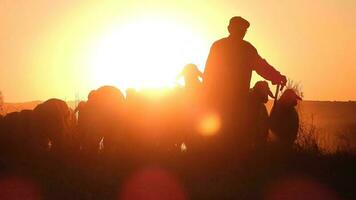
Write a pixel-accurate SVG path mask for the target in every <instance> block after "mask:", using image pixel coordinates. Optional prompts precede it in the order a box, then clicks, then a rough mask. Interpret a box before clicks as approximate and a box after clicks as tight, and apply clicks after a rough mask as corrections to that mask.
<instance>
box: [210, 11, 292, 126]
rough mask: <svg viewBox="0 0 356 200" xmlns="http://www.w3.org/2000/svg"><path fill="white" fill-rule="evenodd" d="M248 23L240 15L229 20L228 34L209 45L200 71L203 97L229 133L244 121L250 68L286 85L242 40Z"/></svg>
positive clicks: (273, 81) (254, 50) (276, 82)
mask: <svg viewBox="0 0 356 200" xmlns="http://www.w3.org/2000/svg"><path fill="white" fill-rule="evenodd" d="M249 26H250V24H249V22H248V21H247V20H245V19H243V18H242V17H233V18H231V20H230V24H229V26H228V31H229V33H230V35H229V36H228V37H226V38H222V39H220V40H218V41H216V42H214V44H213V45H212V47H211V49H210V53H209V56H208V59H207V62H206V66H205V71H204V80H203V84H204V88H205V91H206V92H207V95H208V98H207V100H208V101H209V103H210V106H213V108H215V109H216V110H217V111H218V112H220V115H221V116H222V122H223V126H228V127H229V130H233V132H236V131H238V130H237V129H236V128H242V127H236V126H239V125H241V124H244V123H243V121H241V120H243V119H244V116H245V114H244V113H245V112H246V102H247V99H248V98H247V97H248V92H249V88H250V80H251V75H252V71H253V70H255V71H256V72H257V73H258V74H259V75H261V76H262V77H263V78H265V79H267V80H270V81H272V83H273V84H281V85H285V84H286V77H285V76H283V75H281V74H280V73H279V72H278V71H277V70H275V69H274V68H273V67H272V66H271V65H270V64H268V63H267V61H266V60H264V59H263V58H262V57H261V56H260V55H259V54H258V52H257V50H256V48H255V47H254V46H253V45H252V44H250V43H249V42H247V41H245V40H243V38H244V36H245V34H246V31H247V29H248V27H249Z"/></svg>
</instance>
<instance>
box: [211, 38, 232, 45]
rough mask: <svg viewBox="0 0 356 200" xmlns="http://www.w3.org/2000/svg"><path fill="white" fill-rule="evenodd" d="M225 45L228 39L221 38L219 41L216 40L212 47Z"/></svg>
mask: <svg viewBox="0 0 356 200" xmlns="http://www.w3.org/2000/svg"><path fill="white" fill-rule="evenodd" d="M226 43H228V38H226V37H225V38H221V39H220V40H216V41H215V42H214V43H213V45H212V46H213V47H215V46H222V45H225V44H226Z"/></svg>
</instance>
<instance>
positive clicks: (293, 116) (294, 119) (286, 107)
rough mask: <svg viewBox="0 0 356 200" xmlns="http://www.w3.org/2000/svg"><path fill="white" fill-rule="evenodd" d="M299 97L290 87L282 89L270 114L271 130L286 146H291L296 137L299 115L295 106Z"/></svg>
mask: <svg viewBox="0 0 356 200" xmlns="http://www.w3.org/2000/svg"><path fill="white" fill-rule="evenodd" d="M298 100H301V98H300V97H299V96H298V95H297V94H296V93H295V91H294V90H292V89H287V90H286V91H284V93H283V94H282V96H281V97H280V98H279V100H278V101H277V103H276V104H275V106H274V107H273V109H272V111H271V115H270V128H271V131H273V133H274V134H275V135H276V136H277V137H278V139H279V142H280V143H281V144H282V145H285V147H286V148H289V147H292V145H293V143H294V141H295V139H296V138H297V134H298V129H299V116H298V112H297V110H296V108H295V106H296V105H297V101H298Z"/></svg>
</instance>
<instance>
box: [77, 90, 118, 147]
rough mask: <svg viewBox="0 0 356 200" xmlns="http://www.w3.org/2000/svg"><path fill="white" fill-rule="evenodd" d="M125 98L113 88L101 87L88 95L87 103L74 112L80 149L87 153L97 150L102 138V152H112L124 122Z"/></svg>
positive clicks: (82, 103) (80, 105) (83, 103)
mask: <svg viewBox="0 0 356 200" xmlns="http://www.w3.org/2000/svg"><path fill="white" fill-rule="evenodd" d="M124 102H125V98H124V96H123V94H122V93H121V91H120V90H119V89H117V88H115V87H113V86H103V87H100V88H99V89H97V90H93V91H91V92H90V93H89V95H88V101H87V102H81V103H80V104H79V105H78V107H77V108H76V111H78V112H79V114H78V130H79V132H80V133H79V134H80V137H81V139H80V140H81V141H82V144H81V146H82V149H83V151H85V152H87V153H90V154H92V153H94V152H97V151H98V150H99V142H100V141H101V140H102V139H103V138H104V151H114V150H113V149H115V148H116V144H117V141H118V140H120V135H119V134H118V132H120V131H121V130H120V129H121V127H122V124H123V122H120V120H121V121H122V120H124V119H125V118H124V117H123V116H122V115H123V104H124Z"/></svg>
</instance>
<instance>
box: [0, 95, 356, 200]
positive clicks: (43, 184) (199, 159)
mask: <svg viewBox="0 0 356 200" xmlns="http://www.w3.org/2000/svg"><path fill="white" fill-rule="evenodd" d="M29 105H30V106H33V104H29ZM12 106H13V107H12V108H21V109H23V108H24V107H23V106H21V105H20V104H19V105H17V107H14V105H12ZM7 108H8V109H9V108H10V107H7ZM27 108H33V107H27ZM299 113H300V116H301V122H302V123H301V129H300V132H299V136H298V141H297V144H296V148H295V149H294V150H293V151H291V152H282V151H280V149H278V148H276V147H275V146H274V145H273V141H271V142H270V144H269V145H268V146H267V147H265V148H264V149H263V150H255V151H248V152H242V151H240V150H239V147H236V148H232V149H230V152H234V153H233V155H224V156H221V154H219V153H217V151H216V149H213V148H209V147H208V146H205V148H204V151H190V150H189V147H188V149H187V150H184V151H170V152H167V153H163V152H156V151H145V153H144V154H142V151H141V153H138V154H136V155H126V157H125V155H121V154H120V152H119V153H118V154H117V156H116V155H107V154H105V153H100V152H99V153H98V154H96V155H94V156H93V155H91V156H88V155H83V154H81V153H80V152H77V151H71V152H68V153H67V154H60V155H59V154H55V153H53V152H50V151H49V152H47V153H44V154H39V155H35V154H28V155H26V154H24V155H22V157H17V158H16V159H15V158H14V157H6V156H4V155H2V157H1V166H0V169H1V177H0V178H1V179H0V199H6V198H8V199H9V198H10V199H15V198H16V199H303V200H306V199H314V200H315V199H355V198H356V187H355V184H354V181H355V180H356V172H355V169H356V157H355V156H354V153H355V148H356V146H355V145H356V143H355V141H356V140H355V139H356V103H355V102H312V101H305V102H302V103H301V105H300V106H299ZM18 148H19V149H21V147H18ZM140 148H141V147H139V146H135V147H132V149H140Z"/></svg>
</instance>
